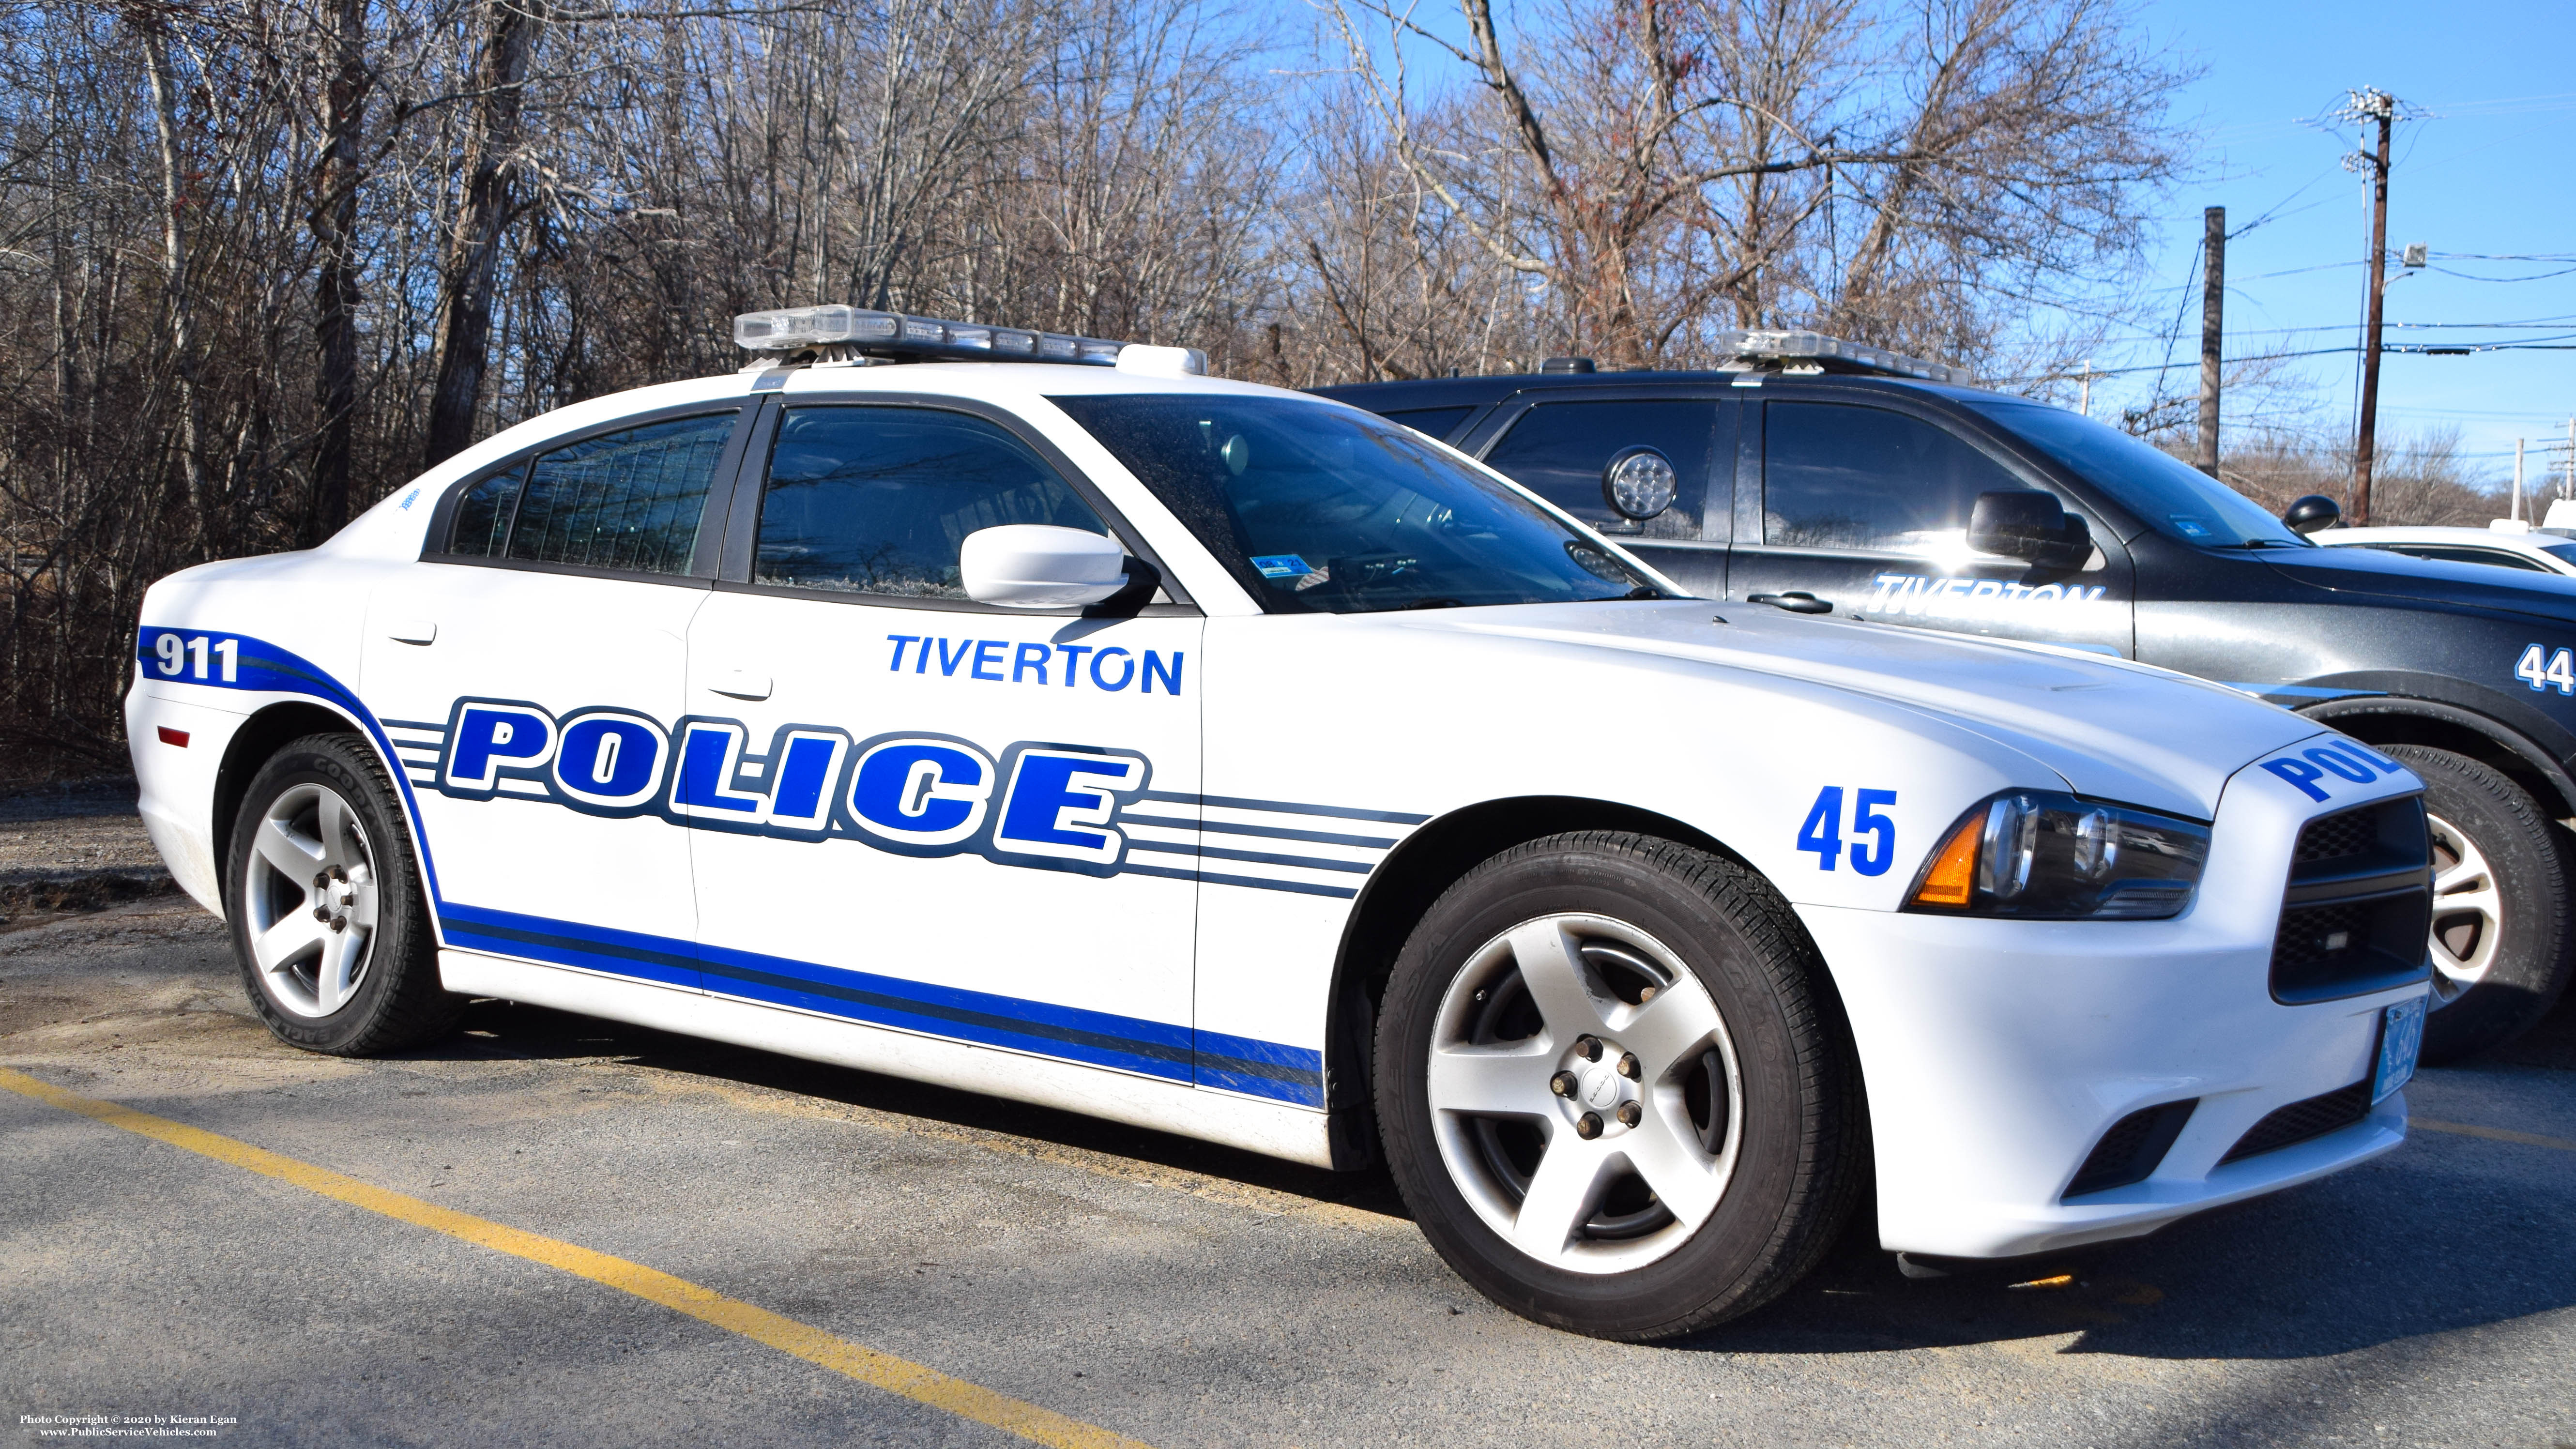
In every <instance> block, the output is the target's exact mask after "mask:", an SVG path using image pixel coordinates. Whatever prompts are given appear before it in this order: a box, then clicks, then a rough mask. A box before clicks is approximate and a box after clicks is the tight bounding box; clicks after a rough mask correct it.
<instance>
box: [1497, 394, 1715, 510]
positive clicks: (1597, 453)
mask: <svg viewBox="0 0 2576 1449" xmlns="http://www.w3.org/2000/svg"><path fill="white" fill-rule="evenodd" d="M1717 408H1718V404H1716V403H1714V402H1706V401H1697V402H1694V401H1687V400H1674V401H1665V402H1656V401H1646V402H1551V403H1541V404H1539V405H1538V406H1537V407H1534V408H1531V409H1530V410H1529V411H1528V412H1525V413H1523V414H1521V416H1520V420H1519V421H1518V422H1515V423H1513V424H1512V430H1511V431H1510V432H1508V433H1506V434H1504V435H1503V439H1502V441H1501V442H1499V443H1496V444H1495V445H1494V446H1493V447H1492V448H1490V449H1488V450H1487V451H1486V454H1485V463H1486V466H1488V467H1490V468H1493V469H1494V470H1495V471H1496V472H1499V473H1501V474H1503V475H1504V476H1505V477H1507V478H1510V479H1511V480H1512V481H1513V482H1515V483H1518V484H1520V485H1521V486H1522V487H1524V488H1527V489H1529V490H1530V491H1531V492H1533V493H1536V494H1537V495H1538V496H1540V497H1541V498H1544V499H1546V500H1547V501H1548V502H1550V503H1553V504H1555V505H1556V506H1557V507H1559V508H1562V509H1564V510H1565V511H1566V512H1568V513H1571V514H1573V515H1574V516H1575V517H1577V518H1580V519H1582V520H1583V521H1584V522H1586V523H1589V524H1592V525H1593V526H1594V527H1597V528H1604V529H1606V530H1607V531H1609V532H1614V533H1645V534H1648V535H1651V536H1653V537H1657V538H1697V537H1699V534H1700V510H1701V508H1702V507H1703V506H1704V505H1705V504H1706V502H1707V498H1708V455H1709V441H1710V437H1711V435H1712V434H1713V432H1714V431H1715V426H1716V421H1717ZM1639 447H1646V448H1652V449H1654V450H1655V451H1656V452H1658V453H1661V454H1663V455H1664V458H1665V461H1667V462H1669V463H1671V464H1672V465H1673V474H1674V477H1675V480H1676V484H1677V486H1676V488H1675V490H1674V495H1673V504H1672V507H1670V508H1668V509H1666V510H1664V512H1662V513H1660V514H1657V515H1656V516H1655V517H1653V518H1651V519H1648V520H1647V521H1646V522H1645V524H1644V525H1643V526H1642V527H1640V526H1639V525H1637V524H1635V523H1633V522H1631V521H1630V520H1629V519H1626V518H1623V517H1621V516H1620V515H1619V514H1618V513H1616V512H1614V511H1612V509H1611V507H1610V503H1609V500H1608V499H1606V498H1604V497H1603V496H1602V493H1601V472H1602V470H1603V469H1604V468H1607V467H1609V466H1610V460H1611V459H1612V458H1615V457H1617V456H1618V455H1619V454H1621V453H1623V452H1626V451H1628V450H1629V449H1631V448H1639Z"/></svg>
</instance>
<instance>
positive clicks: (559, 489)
mask: <svg viewBox="0 0 2576 1449" xmlns="http://www.w3.org/2000/svg"><path fill="white" fill-rule="evenodd" d="M735 417H736V414H735V413H733V412H723V413H714V414H709V415H707V416H705V417H695V418H674V419H672V420H670V421H668V422H659V423H647V424H645V425H644V426H642V427H639V428H628V429H626V430H624V431H622V432H615V433H604V434H601V435H600V436H598V437H593V438H584V439H582V440H581V441H580V442H577V443H573V444H570V445H569V446H566V447H562V448H557V449H555V450H554V451H552V452H550V453H540V454H538V455H537V456H536V457H535V458H532V459H530V460H528V461H527V462H525V463H522V464H520V465H519V466H517V467H515V468H513V469H511V470H509V471H508V472H505V473H496V474H494V475H492V476H491V477H488V478H485V479H483V480H481V481H480V482H478V483H476V484H475V485H474V486H473V487H471V488H469V489H467V490H466V492H465V494H464V496H463V497H461V498H459V499H458V500H457V502H456V515H455V520H454V523H453V524H452V526H451V529H450V532H449V542H448V552H449V553H452V554H463V555H467V556H469V557H477V558H503V559H511V560H515V561H518V562H522V563H550V564H572V565H577V566H580V567H585V568H597V569H615V570H619V571H622V572H627V573H651V574H682V573H686V572H688V569H689V560H690V556H691V554H692V553H693V552H695V550H696V547H697V539H698V524H699V520H700V518H701V517H702V516H703V515H704V514H705V512H706V503H707V493H708V490H709V489H710V488H711V487H712V486H713V485H714V483H715V476H716V465H717V463H718V461H719V460H720V459H721V458H722V457H723V455H724V447H725V442H726V440H727V439H728V438H730V437H731V436H732V435H733V428H734V421H735Z"/></svg>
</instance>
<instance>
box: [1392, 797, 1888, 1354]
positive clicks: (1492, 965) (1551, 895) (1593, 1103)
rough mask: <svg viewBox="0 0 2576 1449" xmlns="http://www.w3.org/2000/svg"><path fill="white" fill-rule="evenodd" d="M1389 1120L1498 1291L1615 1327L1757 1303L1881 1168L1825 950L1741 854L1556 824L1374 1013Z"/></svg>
mask: <svg viewBox="0 0 2576 1449" xmlns="http://www.w3.org/2000/svg"><path fill="white" fill-rule="evenodd" d="M1375 1084H1376V1100H1377V1111H1378V1120H1379V1123H1380V1134H1381V1139H1382V1142H1383V1144H1384V1146H1385V1148H1386V1155H1387V1159H1388V1164H1389V1167H1390V1168H1391V1170H1392V1172H1393V1174H1394V1177H1395V1180H1396V1185H1397V1187H1398V1189H1399V1190H1400V1191H1401V1192H1402V1193H1403V1195H1404V1199H1405V1202H1406V1204H1407V1205H1408V1206H1410V1207H1411V1208H1412V1210H1413V1213H1414V1216H1415V1219H1416V1221H1417V1222H1419V1223H1420V1224H1421V1227H1422V1231H1423V1233H1424V1235H1425V1236H1426V1237H1428V1238H1429V1239H1430V1240H1431V1245H1432V1247H1433V1248H1434V1249H1436V1250H1437V1251H1438V1252H1439V1254H1440V1256H1441V1257H1442V1258H1444V1259H1446V1260H1447V1261H1448V1263H1449V1265H1450V1266H1451V1267H1452V1268H1454V1269H1456V1270H1457V1272H1458V1274H1459V1275H1460V1276H1461V1277H1463V1278H1465V1279H1466V1280H1467V1281H1468V1282H1469V1283H1471V1284H1473V1285H1474V1286H1475V1287H1476V1288H1477V1289H1478V1290H1479V1291H1481V1292H1483V1293H1484V1294H1485V1295H1486V1296H1487V1297H1489V1298H1491V1299H1493V1300H1494V1301H1495V1302H1496V1303H1499V1304H1501V1305H1502V1306H1504V1307H1506V1308H1509V1309H1511V1310H1512V1311H1513V1312H1515V1313H1519V1314H1521V1315H1523V1316H1525V1317H1527V1318H1530V1319H1533V1320H1535V1321H1537V1322H1540V1323H1544V1324H1549V1325H1551V1326H1554V1327H1557V1328H1563V1329H1568V1330H1571V1331H1573V1332H1576V1333H1582V1334H1589V1335H1592V1336H1594V1337H1599V1338H1611V1339H1625V1340H1652V1339H1660V1338H1669V1337H1672V1336H1675V1335H1678V1334H1683V1333H1688V1332H1691V1331H1693V1330H1695V1329H1700V1328H1705V1327H1707V1326H1709V1325H1711V1324H1715V1323H1718V1322H1721V1321H1723V1320H1725V1319H1728V1318H1732V1317H1735V1316H1737V1315H1739V1314H1743V1313H1748V1312H1750V1311H1752V1310H1753V1309H1755V1308H1758V1307H1760V1306H1761V1305H1762V1304H1764V1303H1766V1302H1768V1301H1770V1300H1771V1299H1772V1298H1774V1297H1776V1296H1778V1295H1779V1294H1780V1293H1781V1292H1782V1291H1783V1290H1785V1289H1786V1288H1787V1287H1788V1286H1789V1285H1790V1284H1792V1283H1794V1282H1796V1281H1797V1280H1798V1279H1799V1278H1800V1277H1802V1276H1804V1275H1805V1274H1806V1273H1807V1272H1808V1271H1809V1270H1810V1269H1812V1268H1813V1267H1814V1266H1815V1264H1816V1263H1817V1262H1818V1260H1819V1259H1820V1258H1822V1256H1823V1255H1824V1253H1825V1251H1826V1250H1827V1248H1828V1247H1829V1246H1830V1245H1831V1244H1832V1243H1833V1241H1834V1239H1835V1236H1836V1234H1837V1233H1838V1232H1839V1231H1840V1229H1841V1228H1842V1226H1843V1224H1844V1222H1845V1220H1846V1219H1847V1218H1848V1217H1849V1216H1850V1213H1851V1210H1852V1207H1853V1205H1854V1203H1855V1202H1856V1201H1858V1198H1859V1195H1860V1192H1861V1188H1862V1184H1863V1182H1864V1180H1865V1178H1866V1176H1867V1170H1866V1143H1867V1128H1866V1125H1865V1110H1864V1103H1863V1098H1862V1091H1861V1084H1860V1075H1859V1070H1858V1063H1857V1059H1856V1054H1855V1053H1854V1051H1853V1049H1852V1046H1851V1042H1850V1036H1849V1032H1848V1029H1847V1028H1846V1026H1845V1024H1844V1022H1843V1019H1842V1013H1841V1007H1840V1002H1839V999H1838V998H1836V997H1835V996H1834V995H1833V989H1832V985H1831V983H1830V981H1829V979H1828V978H1827V976H1826V973H1825V968H1824V962H1823V960H1822V958H1821V957H1819V955H1818V954H1817V952H1816V948H1815V945H1814V943H1813V942H1812V941H1811V940H1809V939H1808V936H1807V933H1806V931H1805V930H1804V928H1802V927H1801V926H1800V925H1799V923H1798V920H1797V918H1796V916H1795V915H1793V914H1792V913H1791V912H1790V910H1789V906H1788V903H1787V902H1786V901H1785V900H1783V899H1782V898H1781V897H1780V895H1779V893H1778V892H1777V891H1775V890H1773V889H1772V888H1771V886H1770V885H1769V883H1768V882H1766V881H1764V880H1763V879H1762V878H1761V877H1760V876H1758V875H1755V874H1754V873H1753V872H1751V871H1749V870H1747V869H1745V868H1744V867H1743V866H1741V865H1738V864H1736V863H1735V862H1733V861H1730V860H1726V859H1723V858H1721V857H1719V856H1716V855H1713V854H1710V853H1709V852H1706V851H1702V850H1697V849H1693V848H1691V847H1689V846H1686V845H1681V844H1677V843H1674V842H1672V841H1667V840H1658V839H1654V838H1652V837H1648V836H1642V835H1633V834H1624V833H1596V832H1586V833H1580V834H1569V835H1557V836H1551V837H1548V838H1546V839H1543V840H1537V841H1532V842H1530V843H1528V844H1525V845H1521V846H1516V847H1514V848H1513V849H1511V850H1508V851H1506V852H1504V853H1503V854H1501V855H1498V856H1495V857H1494V858H1492V859H1490V860H1488V861H1486V862H1484V863H1483V864H1482V865H1479V866H1477V867H1476V868H1475V869H1474V870H1471V871H1469V872H1468V873H1467V874H1466V875H1465V876H1464V877H1462V878H1461V879H1460V880H1459V881H1458V882H1457V883H1456V884H1455V885H1453V886H1451V887H1450V888H1449V889H1448V891H1447V892H1446V893H1444V894H1443V895H1442V896H1441V897H1440V898H1439V900H1438V901H1437V902H1435V903H1434V904H1433V905H1432V907H1431V909H1430V910H1429V911H1428V912H1427V913H1426V914H1425V915H1424V916H1423V918H1422V920H1421V922H1420V924H1418V925H1417V926H1416V927H1415V928H1414V930H1413V932H1412V934H1411V937H1410V938H1409V939H1408V940H1407V941H1406V942H1405V945H1404V949H1403V950H1402V952H1401V953H1400V954H1399V955H1398V957H1397V960H1396V964H1395V968H1394V971H1393V974H1392V975H1391V977H1390V978H1389V980H1388V983H1387V987H1386V991H1385V994H1384V996H1383V998H1382V1002H1381V1006H1380V1011H1379V1024H1378V1034H1377V1048H1376V1063H1375Z"/></svg>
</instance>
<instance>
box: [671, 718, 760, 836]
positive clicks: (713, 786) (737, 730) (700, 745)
mask: <svg viewBox="0 0 2576 1449" xmlns="http://www.w3.org/2000/svg"><path fill="white" fill-rule="evenodd" d="M744 734H745V731H744V730H743V727H742V726H740V725H738V724H734V723H732V722H730V721H726V720H692V721H690V722H689V725H688V727H687V729H686V730H684V731H683V732H682V733H681V736H680V748H679V762H678V763H677V764H676V765H675V766H674V767H673V768H672V771H671V809H672V811H673V812H674V813H676V814H680V815H696V816H706V817H711V818H714V819H724V818H726V817H728V816H729V817H732V818H734V819H737V820H759V819H762V818H764V817H765V816H766V814H767V813H768V812H767V808H766V807H767V804H768V802H767V801H766V800H765V799H763V798H762V797H761V796H760V795H758V794H755V793H754V792H752V791H749V790H738V789H735V788H734V787H733V784H732V781H733V777H734V774H735V772H736V771H737V770H739V769H740V768H741V765H742V744H743V737H744Z"/></svg>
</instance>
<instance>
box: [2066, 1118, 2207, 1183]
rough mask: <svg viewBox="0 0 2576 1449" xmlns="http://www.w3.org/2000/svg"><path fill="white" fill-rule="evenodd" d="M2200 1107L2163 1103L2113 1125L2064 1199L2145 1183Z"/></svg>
mask: <svg viewBox="0 0 2576 1449" xmlns="http://www.w3.org/2000/svg"><path fill="white" fill-rule="evenodd" d="M2199 1105H2200V1099H2199V1098H2198V1097H2193V1098H2190V1099H2188V1100H2186V1101H2181V1102H2166V1103H2164V1104H2163V1105H2161V1106H2155V1107H2148V1108H2145V1109H2143V1110H2140V1111H2136V1112H2132V1113H2130V1114H2129V1115H2128V1116H2126V1117H2123V1118H2121V1119H2120V1120H2119V1121H2117V1122H2114V1123H2112V1124H2111V1130H2110V1131H2108V1132H2105V1133H2103V1134H2102V1140H2101V1141H2099V1142H2097V1143H2095V1144H2093V1150H2092V1152H2091V1153H2089V1154H2087V1155H2086V1156H2085V1159H2084V1165H2083V1166H2082V1167H2079V1168H2077V1169H2075V1180H2074V1181H2073V1182H2070V1183H2068V1184H2067V1185H2066V1193H2065V1195H2066V1196H2067V1197H2080V1196H2082V1195H2083V1194H2085V1193H2088V1192H2108V1191H2110V1190H2111V1189H2112V1188H2115V1187H2127V1186H2128V1185H2129V1184H2131V1183H2133V1182H2144V1181H2146V1180H2147V1179H2148V1178H2149V1177H2150V1176H2152V1175H2153V1174H2154V1173H2155V1170H2156V1164H2158V1163H2160V1162H2162V1161H2164V1160H2165V1153H2166V1152H2168V1151H2170V1150H2171V1149H2172V1147H2173V1145H2174V1139H2175V1138H2176V1137H2179V1136H2181V1135H2182V1127H2183V1124H2184V1123H2185V1122H2188V1121H2190V1120H2191V1111H2192V1109H2193V1108H2194V1107H2197V1106H2199Z"/></svg>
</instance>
